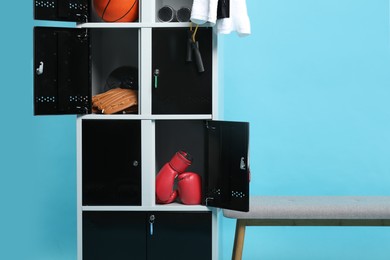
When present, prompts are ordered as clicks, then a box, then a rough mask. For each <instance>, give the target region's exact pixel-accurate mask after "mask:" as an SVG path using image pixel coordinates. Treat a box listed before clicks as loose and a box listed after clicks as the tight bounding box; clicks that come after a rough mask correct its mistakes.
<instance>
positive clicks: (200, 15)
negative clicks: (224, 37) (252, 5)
mask: <svg viewBox="0 0 390 260" xmlns="http://www.w3.org/2000/svg"><path fill="white" fill-rule="evenodd" d="M191 21H192V22H193V23H195V24H204V23H206V22H208V23H210V26H214V25H216V26H217V32H218V33H221V34H229V33H231V32H234V31H236V32H237V33H238V35H239V36H247V35H250V33H251V27H250V21H249V16H248V11H247V7H246V0H230V1H229V0H194V1H193V4H192V10H191Z"/></svg>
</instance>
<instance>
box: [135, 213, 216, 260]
mask: <svg viewBox="0 0 390 260" xmlns="http://www.w3.org/2000/svg"><path fill="white" fill-rule="evenodd" d="M150 214H154V216H155V219H154V223H153V235H151V234H150V225H148V257H147V259H148V260H161V259H186V260H199V259H202V260H208V259H209V260H211V259H212V244H213V241H212V228H211V227H212V221H211V212H154V213H149V215H150ZM132 259H136V258H132Z"/></svg>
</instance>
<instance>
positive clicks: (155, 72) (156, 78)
mask: <svg viewBox="0 0 390 260" xmlns="http://www.w3.org/2000/svg"><path fill="white" fill-rule="evenodd" d="M159 75H160V70H159V69H155V70H154V72H153V76H154V88H157V86H158V76H159Z"/></svg>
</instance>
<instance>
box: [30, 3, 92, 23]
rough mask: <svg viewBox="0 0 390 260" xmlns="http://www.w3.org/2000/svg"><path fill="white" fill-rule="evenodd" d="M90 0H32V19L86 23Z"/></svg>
mask: <svg viewBox="0 0 390 260" xmlns="http://www.w3.org/2000/svg"><path fill="white" fill-rule="evenodd" d="M89 1H90V0H34V19H37V20H55V21H71V22H86V21H87V19H88V12H89Z"/></svg>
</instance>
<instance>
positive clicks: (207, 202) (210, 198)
mask: <svg viewBox="0 0 390 260" xmlns="http://www.w3.org/2000/svg"><path fill="white" fill-rule="evenodd" d="M209 200H214V198H212V197H207V198H206V200H205V204H206V206H208V205H209Z"/></svg>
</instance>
